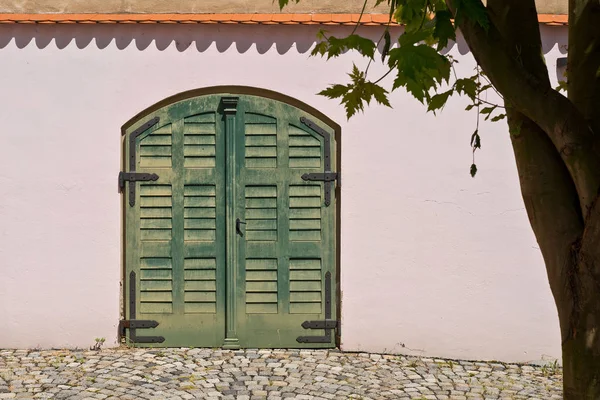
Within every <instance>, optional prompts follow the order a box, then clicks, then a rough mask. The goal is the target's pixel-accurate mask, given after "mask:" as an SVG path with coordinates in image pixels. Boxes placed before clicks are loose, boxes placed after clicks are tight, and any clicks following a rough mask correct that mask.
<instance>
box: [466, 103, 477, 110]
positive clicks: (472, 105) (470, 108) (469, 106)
mask: <svg viewBox="0 0 600 400" xmlns="http://www.w3.org/2000/svg"><path fill="white" fill-rule="evenodd" d="M473 107H475V104H469V105H468V106H467V108H465V111H471V110H472V109H473Z"/></svg>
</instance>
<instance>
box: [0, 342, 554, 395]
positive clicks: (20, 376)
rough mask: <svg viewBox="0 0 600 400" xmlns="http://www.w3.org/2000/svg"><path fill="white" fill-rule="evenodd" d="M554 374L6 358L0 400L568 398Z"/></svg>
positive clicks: (454, 366) (322, 360)
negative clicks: (563, 394) (563, 395)
mask: <svg viewBox="0 0 600 400" xmlns="http://www.w3.org/2000/svg"><path fill="white" fill-rule="evenodd" d="M561 385H562V376H561V375H560V370H559V369H557V368H553V367H533V366H518V365H510V364H501V363H484V362H467V361H450V360H442V359H431V358H416V357H403V356H402V357H399V356H389V355H379V354H362V353H361V354H356V353H341V352H339V351H322V350H319V351H315V350H285V351H284V350H240V351H227V350H210V349H146V350H142V349H115V350H102V351H66V350H54V351H32V350H29V351H27V350H0V399H14V398H17V399H37V398H41V399H107V398H108V399H211V398H221V399H239V400H243V399H280V398H284V399H285V398H296V399H350V398H351V399H420V400H424V399H469V400H470V399H541V400H548V399H561V398H562V391H561Z"/></svg>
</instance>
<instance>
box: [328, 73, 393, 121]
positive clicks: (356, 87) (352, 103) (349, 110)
mask: <svg viewBox="0 0 600 400" xmlns="http://www.w3.org/2000/svg"><path fill="white" fill-rule="evenodd" d="M348 75H349V76H350V78H351V80H352V82H351V83H350V84H348V85H332V86H330V87H328V88H327V89H325V90H322V91H321V92H319V94H320V95H322V96H326V97H328V98H330V99H335V98H341V101H340V103H341V104H343V105H344V108H345V109H346V117H347V118H348V119H350V118H351V117H352V116H354V115H355V114H356V113H357V112H358V111H363V110H364V104H365V103H367V104H370V102H371V100H372V99H373V98H374V99H375V101H376V102H377V103H379V104H383V105H385V106H387V107H391V105H390V103H389V101H388V98H387V94H388V92H387V90H385V89H384V88H383V87H381V86H379V85H377V84H375V83H373V82H368V81H366V80H365V75H364V73H363V72H362V71H360V70H359V69H358V68H357V67H356V65H354V66H353V68H352V72H351V73H350V74H348Z"/></svg>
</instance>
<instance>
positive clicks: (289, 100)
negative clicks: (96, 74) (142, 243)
mask: <svg viewBox="0 0 600 400" xmlns="http://www.w3.org/2000/svg"><path fill="white" fill-rule="evenodd" d="M214 94H223V95H250V96H257V97H263V98H267V99H272V100H277V101H280V102H282V103H285V104H288V105H291V106H293V107H296V108H298V109H300V110H302V111H304V112H306V113H308V114H311V115H313V116H314V117H316V118H318V119H319V120H321V121H322V122H324V123H326V124H327V125H328V126H329V127H330V128H331V129H332V130H333V131H334V137H335V142H336V152H335V154H336V160H335V170H336V171H337V172H338V183H337V185H336V186H335V191H334V193H335V197H336V202H335V204H336V210H335V218H336V232H335V241H336V265H335V268H336V282H335V290H336V292H337V296H336V299H337V302H336V305H335V306H336V309H337V312H336V315H337V316H338V319H339V320H341V315H342V314H341V288H340V282H341V171H342V169H341V150H342V138H341V127H340V125H339V124H338V123H336V122H335V121H333V120H332V119H331V118H329V117H328V116H327V115H325V114H323V113H322V112H320V111H319V110H317V109H316V108H314V107H312V106H310V105H308V104H306V103H304V102H302V101H300V100H298V99H295V98H293V97H290V96H288V95H285V94H282V93H279V92H275V91H272V90H268V89H263V88H257V87H251V86H235V85H231V86H230V85H222V86H210V87H205V88H198V89H192V90H188V91H185V92H181V93H178V94H175V95H173V96H170V97H167V98H165V99H163V100H161V101H159V102H157V103H155V104H153V105H151V106H149V107H147V108H146V109H144V110H143V111H140V112H139V113H138V114H136V115H135V116H134V117H132V118H131V119H129V120H128V121H127V122H126V123H125V124H123V126H122V127H121V155H122V158H121V170H122V169H123V168H124V166H125V165H126V164H127V160H126V152H125V141H124V136H125V135H126V133H127V130H128V129H129V128H130V127H131V126H133V125H135V124H136V123H138V122H139V121H140V120H142V119H143V118H145V117H147V116H148V115H150V114H152V113H153V112H155V111H157V110H160V109H162V108H164V107H168V106H170V105H172V104H175V103H177V102H180V101H184V100H188V99H192V98H196V97H201V96H206V95H214ZM126 207H127V205H126V204H125V196H123V197H122V209H121V217H122V222H123V223H122V237H123V239H122V240H121V242H122V244H121V246H122V247H121V254H122V259H121V260H122V261H121V284H122V291H121V296H122V298H121V304H122V306H121V319H123V317H124V316H125V315H126V303H125V299H126V298H127V295H126V292H127V288H126V287H125V286H126V285H125V284H124V282H126V278H125V273H126V265H125V262H126V261H125V260H126V243H125V240H124V238H125V228H126V223H125V210H126ZM120 334H121V332H119V337H121V335H120ZM340 336H341V324H339V325H338V329H337V330H336V335H335V343H336V345H337V346H338V347H339V345H340V342H341V341H340Z"/></svg>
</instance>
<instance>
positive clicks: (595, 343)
mask: <svg viewBox="0 0 600 400" xmlns="http://www.w3.org/2000/svg"><path fill="white" fill-rule="evenodd" d="M586 228H587V227H586ZM589 244H592V243H589ZM596 244H597V246H595V247H596V248H598V247H600V246H598V243H596ZM594 253H595V254H594V255H593V256H592V257H593V258H590V255H589V254H588V255H585V251H582V252H580V253H579V255H578V257H577V258H578V259H579V260H578V261H577V263H576V264H574V265H575V267H574V268H573V269H572V271H573V274H575V275H576V276H577V278H576V279H574V284H575V285H576V290H577V292H576V293H577V295H576V304H575V308H574V310H573V314H572V317H571V318H562V319H561V326H562V325H567V326H564V327H563V329H562V330H563V331H565V330H566V331H568V332H569V334H568V335H567V336H566V337H563V342H562V356H563V388H564V398H565V399H566V400H592V399H593V400H597V399H600V288H599V286H598V281H597V280H596V278H595V277H594V276H593V275H594V272H593V267H594V265H600V254H599V252H598V251H594Z"/></svg>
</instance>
